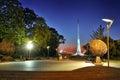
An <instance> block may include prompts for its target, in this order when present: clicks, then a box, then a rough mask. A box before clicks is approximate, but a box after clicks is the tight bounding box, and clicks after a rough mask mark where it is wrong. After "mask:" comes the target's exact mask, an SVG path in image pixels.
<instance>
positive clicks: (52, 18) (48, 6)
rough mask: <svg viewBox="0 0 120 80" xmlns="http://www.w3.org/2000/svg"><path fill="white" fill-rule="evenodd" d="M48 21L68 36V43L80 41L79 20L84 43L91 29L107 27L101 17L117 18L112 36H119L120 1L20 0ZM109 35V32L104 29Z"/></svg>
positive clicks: (111, 31)
mask: <svg viewBox="0 0 120 80" xmlns="http://www.w3.org/2000/svg"><path fill="white" fill-rule="evenodd" d="M19 1H20V2H21V3H22V5H23V7H28V8H30V9H32V10H34V11H35V13H36V14H37V15H39V16H42V17H43V18H45V20H46V23H47V24H48V25H49V26H50V27H53V28H55V29H56V30H57V31H58V32H59V34H62V35H63V36H64V37H65V39H66V44H70V45H74V44H76V43H77V20H78V19H79V23H80V39H81V45H83V44H85V43H87V42H89V41H90V40H91V37H90V35H91V34H92V33H93V32H92V31H93V30H94V31H95V30H96V29H97V28H98V27H99V26H100V25H102V26H103V27H105V29H106V25H107V23H106V22H103V21H102V20H101V19H102V18H114V20H115V21H114V23H113V25H112V27H111V28H110V36H111V37H112V38H113V39H115V40H116V39H120V0H19ZM105 34H106V31H105Z"/></svg>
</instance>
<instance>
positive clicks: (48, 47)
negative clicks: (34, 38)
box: [47, 46, 50, 58]
mask: <svg viewBox="0 0 120 80" xmlns="http://www.w3.org/2000/svg"><path fill="white" fill-rule="evenodd" d="M49 49H50V46H47V50H48V58H49Z"/></svg>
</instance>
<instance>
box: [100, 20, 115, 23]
mask: <svg viewBox="0 0 120 80" xmlns="http://www.w3.org/2000/svg"><path fill="white" fill-rule="evenodd" d="M102 20H103V21H105V22H111V23H112V22H113V21H114V20H113V19H102Z"/></svg>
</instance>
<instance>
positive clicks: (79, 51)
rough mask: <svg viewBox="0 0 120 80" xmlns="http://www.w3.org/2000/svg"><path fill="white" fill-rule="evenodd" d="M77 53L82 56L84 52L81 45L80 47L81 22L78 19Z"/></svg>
mask: <svg viewBox="0 0 120 80" xmlns="http://www.w3.org/2000/svg"><path fill="white" fill-rule="evenodd" d="M75 55H79V56H82V55H83V54H82V53H81V47H80V24H79V20H78V29H77V52H76V54H75Z"/></svg>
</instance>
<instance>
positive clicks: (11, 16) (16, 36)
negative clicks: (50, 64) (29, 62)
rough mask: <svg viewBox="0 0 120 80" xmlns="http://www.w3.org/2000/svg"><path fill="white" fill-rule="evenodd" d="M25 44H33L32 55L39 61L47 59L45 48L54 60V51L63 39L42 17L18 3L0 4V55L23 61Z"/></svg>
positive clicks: (0, 1)
mask: <svg viewBox="0 0 120 80" xmlns="http://www.w3.org/2000/svg"><path fill="white" fill-rule="evenodd" d="M28 41H32V43H33V44H34V47H33V49H32V50H31V55H32V56H34V57H39V56H47V46H50V50H49V51H50V53H51V54H50V56H56V49H57V47H58V46H59V44H61V43H64V42H65V39H64V36H63V35H60V34H59V33H58V32H57V31H56V29H55V28H52V27H49V26H48V25H47V24H46V21H45V19H44V18H43V17H41V16H38V15H37V14H36V13H35V12H34V11H33V10H31V9H29V8H23V7H22V4H21V3H20V2H19V1H18V0H0V55H1V56H2V57H3V56H13V57H15V58H17V57H20V56H24V57H25V56H26V53H27V48H26V44H27V42H28Z"/></svg>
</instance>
